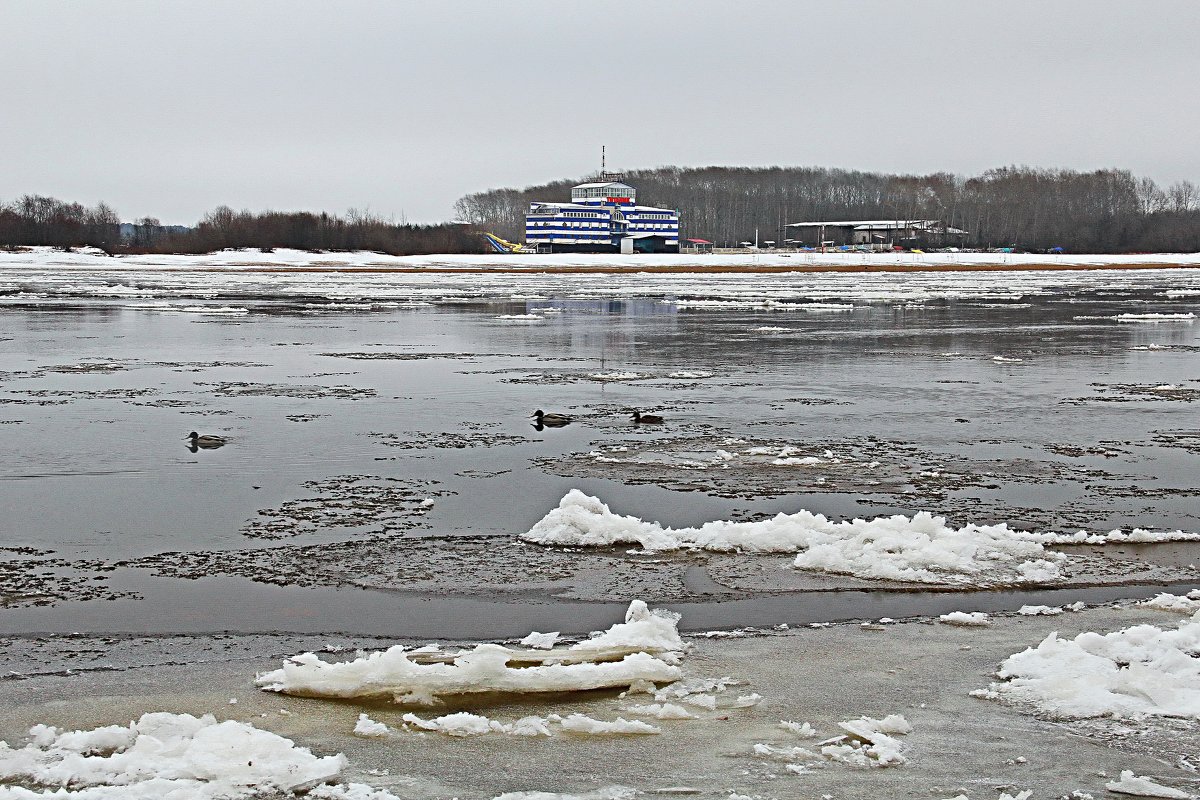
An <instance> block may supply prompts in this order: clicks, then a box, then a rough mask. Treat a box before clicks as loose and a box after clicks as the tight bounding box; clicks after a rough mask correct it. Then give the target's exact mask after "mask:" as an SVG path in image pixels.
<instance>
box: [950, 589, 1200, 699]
mask: <svg viewBox="0 0 1200 800" xmlns="http://www.w3.org/2000/svg"><path fill="white" fill-rule="evenodd" d="M1197 652H1200V612H1197V613H1196V614H1193V615H1192V616H1191V617H1189V618H1188V619H1187V620H1185V621H1183V622H1180V623H1179V624H1178V625H1177V626H1176V627H1175V628H1168V629H1163V628H1159V627H1157V626H1154V625H1134V626H1132V627H1129V628H1125V629H1123V630H1119V631H1116V632H1114V633H1108V634H1101V633H1094V632H1090V631H1089V632H1087V633H1081V634H1079V635H1078V636H1076V637H1075V638H1074V639H1069V640H1068V639H1059V638H1058V634H1057V633H1051V634H1050V635H1049V636H1047V637H1046V638H1045V639H1044V640H1042V642H1041V643H1040V644H1039V645H1038V646H1037V647H1031V648H1029V649H1027V650H1025V651H1023V652H1020V653H1017V654H1015V655H1012V656H1009V657H1008V658H1007V659H1005V661H1004V662H1003V663H1002V664H1001V665H1000V669H999V670H998V672H997V675H998V676H999V677H1000V678H1001V679H1002V681H1000V682H996V683H993V684H991V686H990V687H989V688H988V689H980V690H976V691H974V692H972V693H971V694H972V695H974V696H976V697H983V698H987V699H1006V700H1010V701H1014V702H1018V703H1028V704H1030V705H1032V706H1034V707H1036V708H1037V709H1038V710H1040V711H1042V712H1045V713H1047V714H1051V715H1054V716H1056V717H1061V718H1072V719H1079V718H1085V717H1101V716H1107V717H1113V718H1118V719H1124V718H1132V717H1138V716H1142V715H1149V716H1168V717H1182V718H1191V719H1200V661H1198V660H1197V659H1196V657H1195V654H1196V653H1197Z"/></svg>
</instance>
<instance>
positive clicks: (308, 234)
mask: <svg viewBox="0 0 1200 800" xmlns="http://www.w3.org/2000/svg"><path fill="white" fill-rule="evenodd" d="M31 245H49V246H51V247H82V246H92V247H98V248H100V249H102V250H104V251H105V252H107V253H211V252H214V251H216V250H223V249H225V248H241V247H254V248H260V249H263V250H272V249H275V248H277V247H280V248H295V249H297V250H373V251H375V252H379V253H388V254H390V255H422V254H428V253H481V252H483V249H484V247H485V246H486V245H485V242H484V241H483V238H482V237H481V236H480V235H479V234H478V233H477V232H476V231H474V230H472V229H471V228H470V227H468V226H465V225H462V224H460V223H442V224H439V225H409V224H405V223H400V224H397V223H394V222H390V221H388V220H384V219H380V218H378V217H374V216H372V215H370V214H368V213H364V212H358V211H353V210H352V211H350V212H349V213H347V214H346V216H345V217H338V216H333V215H330V214H312V213H308V212H279V211H264V212H262V213H254V212H251V211H234V210H233V209H231V208H228V207H226V206H221V207H219V208H217V209H215V210H213V211H211V212H209V213H208V214H207V215H205V217H204V218H203V219H202V220H200V222H199V223H197V225H196V226H195V227H194V228H186V227H182V226H176V225H172V226H164V225H162V224H161V223H160V222H159V221H158V220H157V219H154V218H153V217H145V218H142V219H139V220H138V221H137V222H135V223H133V224H125V225H122V223H121V218H120V217H119V216H118V215H117V212H116V211H114V210H113V209H112V208H110V207H109V206H107V205H105V204H104V203H101V204H99V205H97V206H95V207H93V208H88V207H86V206H82V205H80V204H79V203H64V202H62V201H60V200H56V199H54V198H53V197H41V196H38V195H26V196H25V197H22V198H21V199H20V200H17V201H16V202H13V203H8V204H0V247H19V246H31Z"/></svg>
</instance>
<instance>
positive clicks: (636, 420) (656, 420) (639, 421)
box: [630, 410, 663, 425]
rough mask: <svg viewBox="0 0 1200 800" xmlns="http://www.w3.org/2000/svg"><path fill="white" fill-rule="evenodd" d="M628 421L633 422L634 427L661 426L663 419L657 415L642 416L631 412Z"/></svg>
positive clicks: (639, 413) (640, 413) (637, 412)
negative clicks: (631, 414)
mask: <svg viewBox="0 0 1200 800" xmlns="http://www.w3.org/2000/svg"><path fill="white" fill-rule="evenodd" d="M630 419H632V420H633V424H634V425H662V423H663V418H662V417H660V416H659V415H658V414H643V413H642V412H640V411H637V410H635V411H634V412H633V416H632V417H630Z"/></svg>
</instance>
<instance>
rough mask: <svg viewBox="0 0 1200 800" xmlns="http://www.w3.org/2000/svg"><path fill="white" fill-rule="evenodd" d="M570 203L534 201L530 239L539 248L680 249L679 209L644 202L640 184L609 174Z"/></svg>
mask: <svg viewBox="0 0 1200 800" xmlns="http://www.w3.org/2000/svg"><path fill="white" fill-rule="evenodd" d="M602 178H610V179H608V180H604V179H602V180H600V181H596V182H593V183H581V184H579V185H578V186H576V187H574V188H572V189H571V202H569V203H530V205H529V211H528V212H527V213H526V214H525V244H526V246H527V247H530V248H535V249H536V250H537V251H538V252H539V253H678V252H679V212H678V211H675V210H673V209H670V208H657V207H655V206H640V205H638V204H637V190H636V189H634V188H633V187H632V186H630V185H629V184H626V183H622V182H621V181H620V180H617V179H616V176H608V175H604V176H602Z"/></svg>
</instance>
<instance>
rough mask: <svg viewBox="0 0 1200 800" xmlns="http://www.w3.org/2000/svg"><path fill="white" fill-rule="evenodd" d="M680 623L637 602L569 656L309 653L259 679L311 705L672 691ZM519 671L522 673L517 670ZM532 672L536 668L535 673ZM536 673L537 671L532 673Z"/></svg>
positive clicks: (566, 652) (491, 648) (479, 651)
mask: <svg viewBox="0 0 1200 800" xmlns="http://www.w3.org/2000/svg"><path fill="white" fill-rule="evenodd" d="M678 621H679V616H678V615H676V614H670V613H667V612H658V611H650V610H649V609H648V608H647V606H646V604H645V603H643V602H641V601H640V600H635V601H634V602H632V603H631V604H630V606H629V610H628V611H627V612H626V615H625V622H623V623H618V624H616V625H613V626H612V627H611V628H609V629H608V630H607V631H604V632H603V633H601V634H599V635H597V636H594V637H593V638H591V639H588V640H586V641H583V642H580V643H578V644H576V645H572V646H571V647H569V648H564V649H561V650H550V651H545V652H541V651H518V650H513V649H510V648H507V647H502V646H500V645H496V644H481V645H477V646H476V647H475V648H474V649H472V650H467V651H462V652H459V653H446V654H443V653H441V652H440V651H432V652H431V651H428V650H426V649H425V648H422V649H421V650H419V651H412V652H409V651H406V650H405V648H404V647H403V646H401V645H397V646H395V647H391V648H389V649H387V650H383V651H377V652H374V653H369V654H365V655H361V656H359V657H358V658H356V659H354V660H353V661H342V662H326V661H321V659H320V658H318V657H317V655H316V654H315V653H303V654H301V655H298V656H294V657H292V658H291V659H289V660H288V661H286V662H284V664H283V666H282V667H281V668H280V669H277V670H274V671H272V672H268V673H266V674H263V675H259V676H258V677H257V679H256V683H257V685H258V686H259V687H261V688H263V689H266V690H268V691H274V692H283V693H285V694H295V695H303V696H309V697H390V698H392V699H393V700H395V701H396V702H409V703H423V704H430V703H433V702H436V700H437V698H439V697H441V696H444V695H463V694H473V693H481V692H518V693H524V692H572V691H587V690H590V689H603V688H612V687H618V686H629V685H631V684H633V683H636V682H639V681H649V682H652V683H664V682H668V681H674V680H677V679H678V678H679V676H680V671H679V667H678V666H677V664H678V662H679V656H680V654H681V653H682V652H683V650H684V645H683V642H682V640H681V639H680V638H679V631H678V629H677V627H676V625H677V623H678ZM512 663H516V664H519V665H521V666H511V665H510V664H512ZM530 664H532V665H530ZM525 665H530V666H525Z"/></svg>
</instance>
